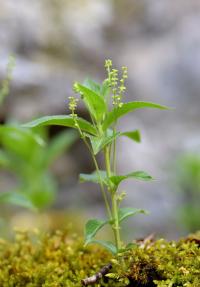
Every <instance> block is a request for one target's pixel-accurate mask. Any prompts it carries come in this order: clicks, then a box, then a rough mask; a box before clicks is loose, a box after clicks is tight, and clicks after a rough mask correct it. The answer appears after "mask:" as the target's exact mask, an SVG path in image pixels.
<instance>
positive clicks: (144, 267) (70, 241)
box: [0, 231, 200, 287]
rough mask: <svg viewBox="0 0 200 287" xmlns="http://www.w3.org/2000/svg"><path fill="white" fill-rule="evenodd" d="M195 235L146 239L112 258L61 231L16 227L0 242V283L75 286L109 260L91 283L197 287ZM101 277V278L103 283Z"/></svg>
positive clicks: (199, 259) (199, 256) (199, 262)
mask: <svg viewBox="0 0 200 287" xmlns="http://www.w3.org/2000/svg"><path fill="white" fill-rule="evenodd" d="M199 239H200V237H199V235H196V236H193V237H190V238H189V239H188V240H184V239H183V240H180V241H179V242H166V241H164V240H163V239H160V240H157V241H156V242H154V243H150V242H149V243H146V244H145V245H143V246H140V247H136V248H134V249H132V250H130V251H127V252H126V253H125V254H123V256H122V257H121V258H118V259H114V258H112V257H111V255H110V254H109V253H108V252H107V251H105V250H104V249H102V248H100V247H98V246H89V247H88V248H87V249H84V248H83V244H82V240H81V239H79V238H77V237H76V236H75V235H73V236H70V235H69V234H68V232H67V231H62V232H61V231H56V232H54V233H52V234H46V235H38V234H33V233H32V234H30V233H28V232H22V231H21V232H20V231H18V232H17V233H16V236H15V240H14V241H13V242H7V241H4V240H1V241H0V286H2V287H23V286H28V287H40V286H42V287H65V286H66V287H72V286H73V287H80V286H81V283H80V281H81V279H83V278H85V277H87V276H91V275H93V274H94V273H95V272H97V271H98V270H99V269H100V268H101V267H102V266H104V265H105V264H107V263H108V262H112V264H113V268H112V270H111V271H110V273H109V274H108V275H107V283H105V280H106V279H104V280H102V282H100V283H97V284H96V285H95V286H96V287H97V286H107V287H113V286H119V287H125V286H127V285H128V286H141V287H151V286H159V287H170V286H171V287H179V286H184V287H199V286H200V248H199V241H198V240H199ZM103 281H104V282H103Z"/></svg>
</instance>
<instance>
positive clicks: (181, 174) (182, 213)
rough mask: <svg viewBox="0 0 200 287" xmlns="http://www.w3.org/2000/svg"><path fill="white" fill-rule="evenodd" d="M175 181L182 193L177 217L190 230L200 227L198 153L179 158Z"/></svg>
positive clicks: (199, 161) (199, 156) (199, 157)
mask: <svg viewBox="0 0 200 287" xmlns="http://www.w3.org/2000/svg"><path fill="white" fill-rule="evenodd" d="M176 182H177V185H178V190H179V191H180V192H181V193H182V205H181V207H180V209H179V213H178V217H179V219H180V221H181V223H182V224H183V225H184V226H185V227H186V228H187V229H188V231H190V232H194V231H196V230H199V229H200V154H198V153H189V154H185V155H183V156H182V157H180V158H179V160H178V162H177V166H176Z"/></svg>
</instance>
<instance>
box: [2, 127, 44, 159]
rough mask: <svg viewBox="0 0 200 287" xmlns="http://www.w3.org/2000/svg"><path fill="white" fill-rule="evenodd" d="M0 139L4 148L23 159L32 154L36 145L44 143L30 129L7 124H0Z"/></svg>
mask: <svg viewBox="0 0 200 287" xmlns="http://www.w3.org/2000/svg"><path fill="white" fill-rule="evenodd" d="M0 141H1V143H2V145H3V146H4V148H6V150H8V151H9V152H12V154H15V155H17V156H20V157H21V158H23V159H25V160H28V159H29V158H31V157H32V156H34V152H35V150H36V149H37V148H38V146H41V145H44V142H43V140H42V139H41V138H40V137H39V136H38V135H36V134H34V133H33V132H32V131H31V130H27V129H23V128H21V127H19V126H9V125H0ZM30 151H31V152H30Z"/></svg>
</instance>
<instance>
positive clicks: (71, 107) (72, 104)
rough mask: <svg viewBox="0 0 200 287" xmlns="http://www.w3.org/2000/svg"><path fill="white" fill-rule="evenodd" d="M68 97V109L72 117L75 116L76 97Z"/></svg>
mask: <svg viewBox="0 0 200 287" xmlns="http://www.w3.org/2000/svg"><path fill="white" fill-rule="evenodd" d="M68 99H69V110H70V111H71V116H72V117H73V118H76V117H77V114H76V113H75V111H76V108H77V102H78V99H76V98H75V97H68Z"/></svg>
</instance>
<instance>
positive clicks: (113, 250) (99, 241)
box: [88, 240, 117, 255]
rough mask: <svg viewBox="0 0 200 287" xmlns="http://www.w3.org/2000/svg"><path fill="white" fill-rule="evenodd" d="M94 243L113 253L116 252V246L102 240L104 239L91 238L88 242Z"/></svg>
mask: <svg viewBox="0 0 200 287" xmlns="http://www.w3.org/2000/svg"><path fill="white" fill-rule="evenodd" d="M90 243H94V244H99V245H101V246H103V247H104V248H106V249H107V250H108V251H110V252H111V253H112V254H113V255H116V254H117V248H116V246H115V245H114V244H113V243H112V242H110V241H104V240H91V241H90V242H89V243H88V244H90Z"/></svg>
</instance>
